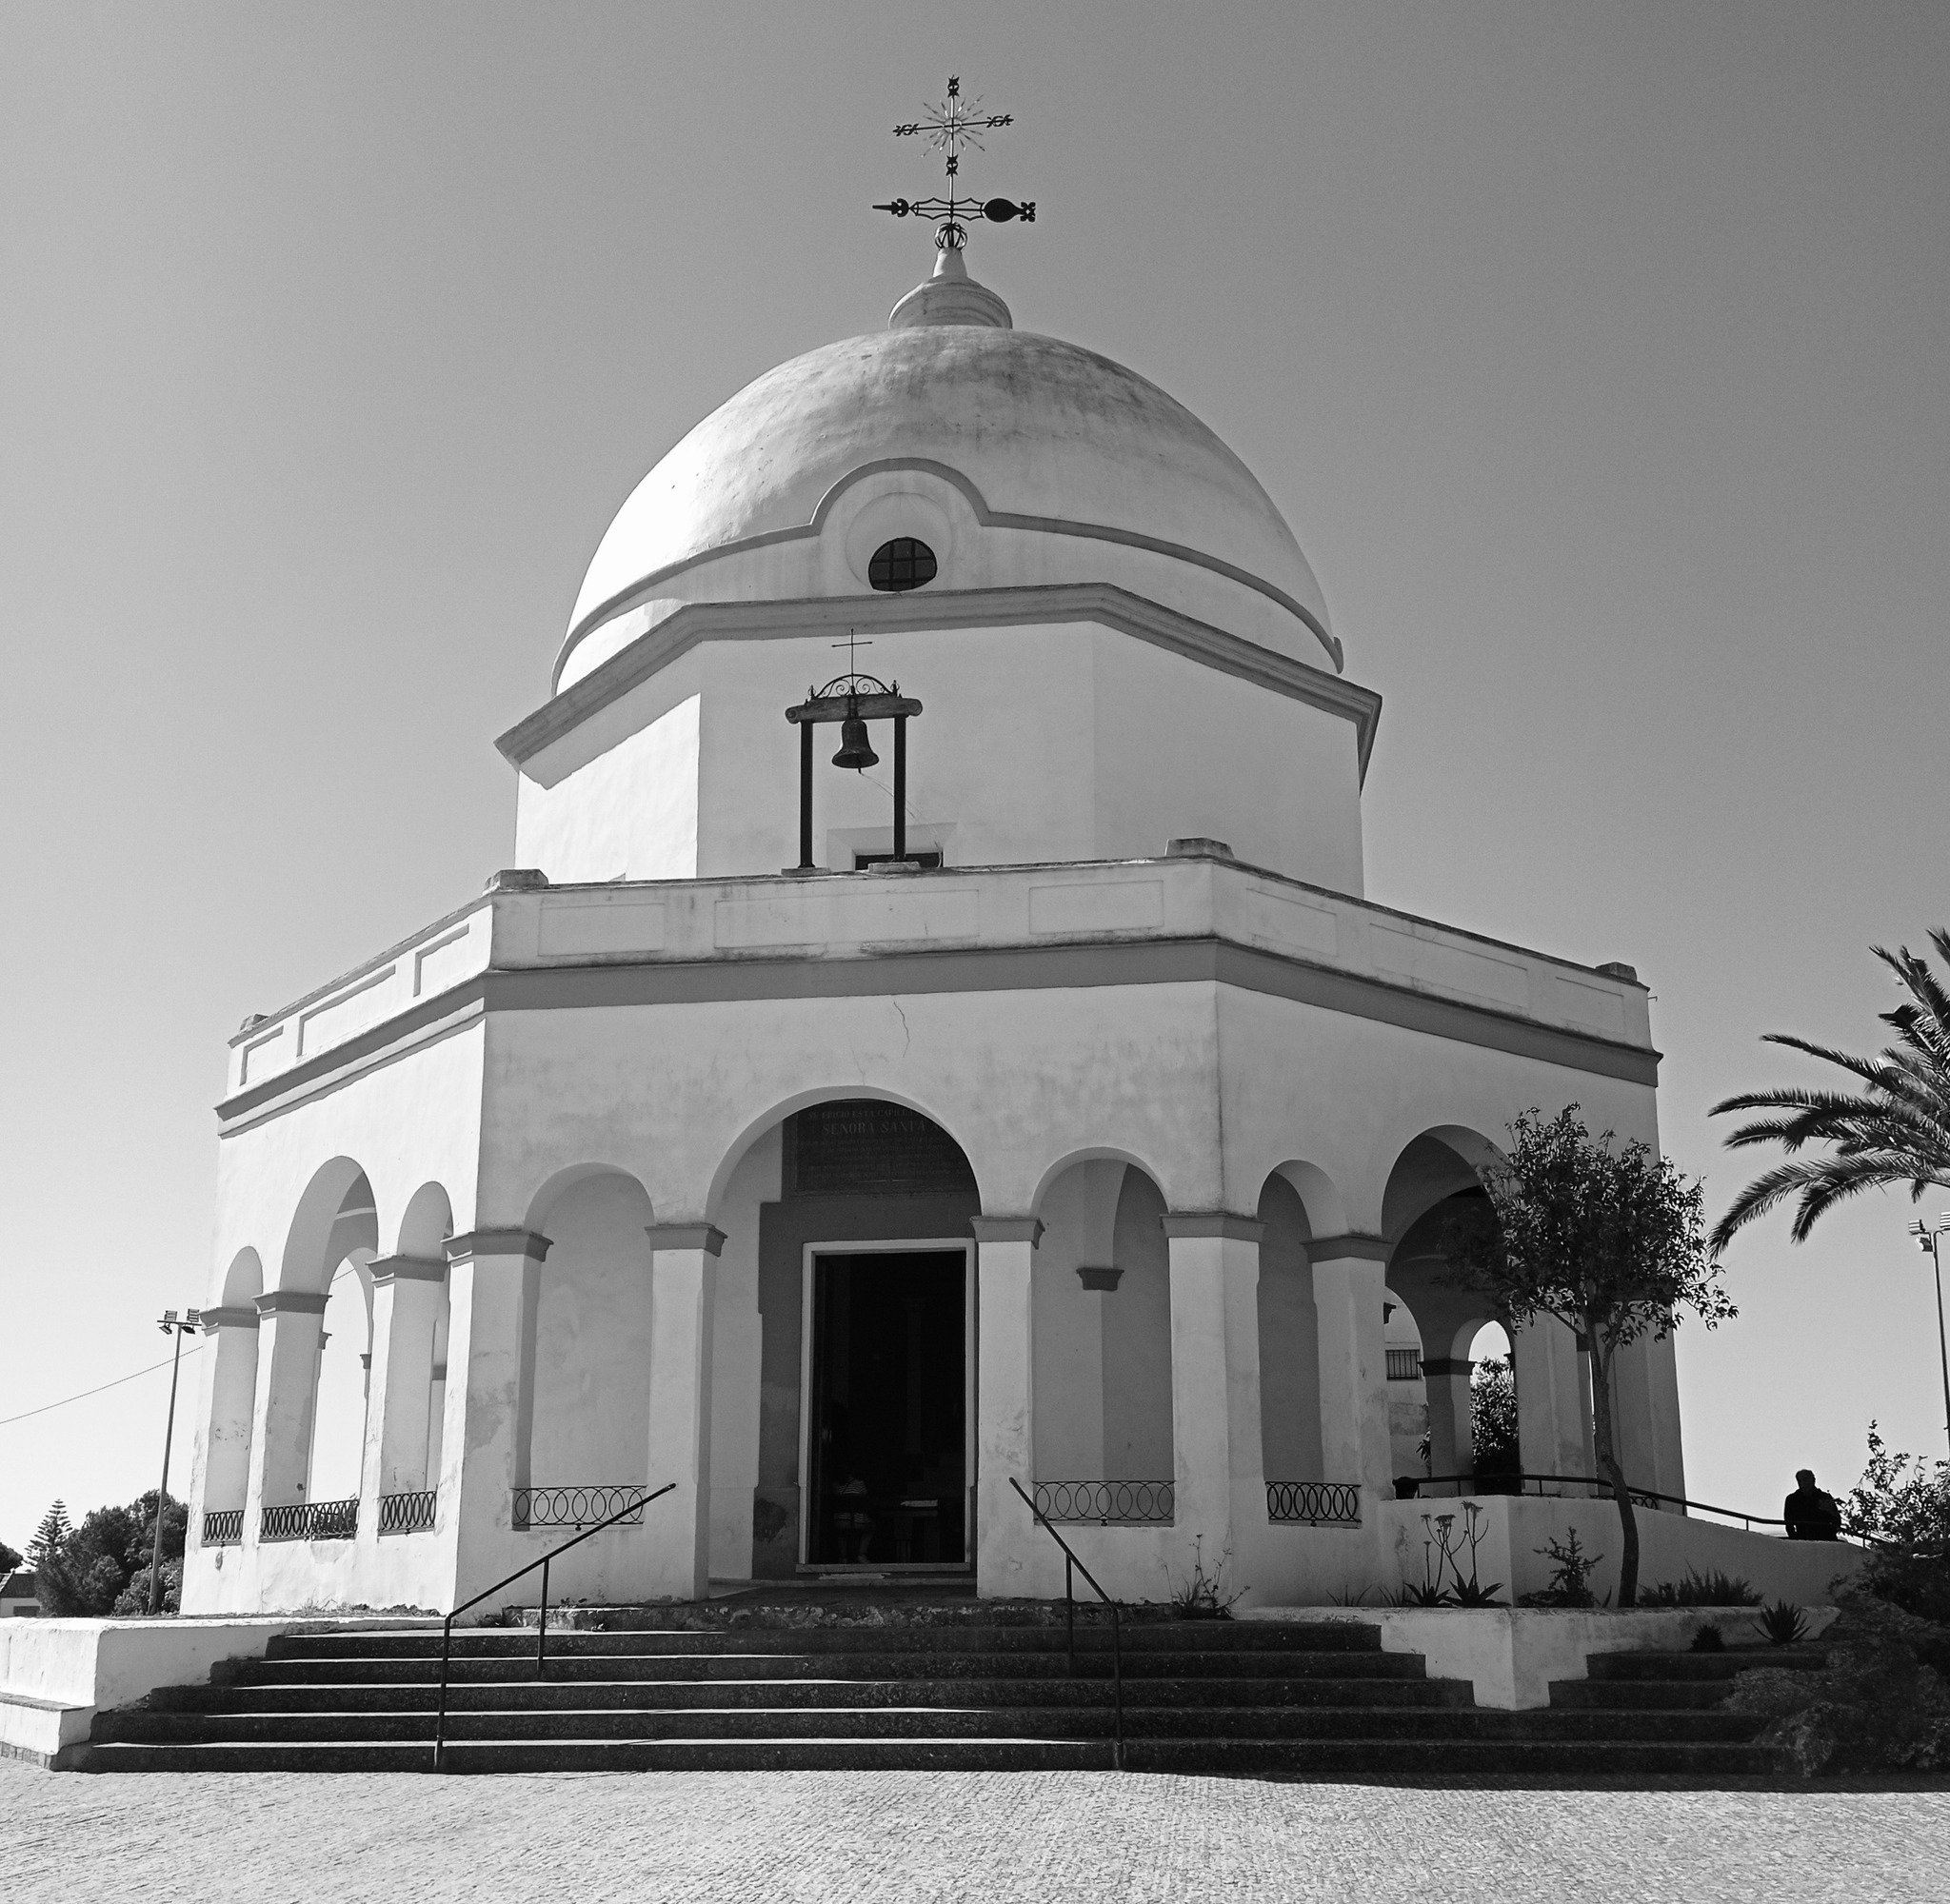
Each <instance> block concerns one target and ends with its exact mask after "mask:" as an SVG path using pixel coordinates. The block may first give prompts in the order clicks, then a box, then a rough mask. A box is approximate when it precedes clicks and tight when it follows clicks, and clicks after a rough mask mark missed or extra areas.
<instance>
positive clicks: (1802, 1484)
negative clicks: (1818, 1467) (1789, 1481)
mask: <svg viewBox="0 0 1950 1904" xmlns="http://www.w3.org/2000/svg"><path fill="white" fill-rule="evenodd" d="M1794 1478H1795V1490H1794V1492H1793V1493H1792V1494H1791V1495H1789V1496H1788V1497H1787V1500H1786V1502H1785V1503H1784V1504H1783V1506H1782V1508H1781V1518H1782V1519H1783V1520H1785V1521H1786V1522H1787V1537H1788V1538H1789V1539H1790V1540H1839V1539H1841V1508H1839V1507H1837V1506H1836V1504H1835V1497H1834V1496H1833V1495H1832V1494H1826V1493H1824V1492H1823V1491H1822V1490H1821V1488H1818V1487H1817V1486H1816V1485H1815V1471H1814V1469H1812V1468H1797V1469H1796V1470H1795V1477H1794Z"/></svg>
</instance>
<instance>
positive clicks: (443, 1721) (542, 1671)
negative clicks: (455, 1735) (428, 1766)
mask: <svg viewBox="0 0 1950 1904" xmlns="http://www.w3.org/2000/svg"><path fill="white" fill-rule="evenodd" d="M676 1485H677V1483H676V1482H675V1481H666V1482H665V1483H664V1485H663V1486H662V1487H660V1488H659V1489H658V1490H657V1491H656V1493H655V1494H647V1495H644V1496H643V1497H641V1498H640V1499H637V1500H633V1501H631V1502H630V1504H629V1505H628V1506H627V1507H626V1508H623V1509H621V1510H619V1511H618V1512H617V1513H615V1514H612V1515H611V1516H610V1517H609V1519H608V1520H599V1521H597V1522H596V1524H595V1525H594V1526H593V1527H586V1528H585V1529H584V1530H583V1531H582V1532H581V1533H580V1534H578V1535H577V1536H576V1537H575V1538H574V1539H573V1540H565V1541H564V1542H563V1543H562V1545H561V1546H560V1547H551V1548H549V1550H548V1551H547V1553H546V1554H544V1555H542V1556H540V1557H538V1558H536V1559H533V1560H530V1561H529V1562H528V1564H527V1566H526V1567H517V1568H516V1569H515V1570H514V1572H513V1573H511V1574H510V1575H508V1577H507V1579H505V1580H496V1581H495V1583H494V1584H493V1585H492V1586H491V1587H483V1588H482V1590H481V1591H480V1592H479V1593H478V1594H476V1595H475V1596H474V1597H473V1598H472V1599H470V1600H463V1601H462V1602H461V1603H460V1605H459V1606H457V1607H455V1608H454V1610H453V1611H452V1612H451V1613H450V1614H448V1616H447V1617H446V1618H445V1619H444V1620H442V1621H441V1622H440V1710H439V1711H438V1713H437V1714H436V1715H435V1716H434V1720H433V1769H434V1771H436V1772H438V1771H440V1770H441V1769H442V1764H441V1761H442V1758H443V1755H444V1754H445V1752H446V1748H447V1676H448V1663H449V1659H450V1656H451V1653H452V1649H453V1623H454V1621H455V1620H456V1619H458V1618H459V1617H460V1616H461V1615H462V1614H464V1613H466V1612H467V1611H468V1608H469V1607H477V1606H479V1605H480V1604H481V1602H482V1601H483V1600H485V1599H487V1598H488V1597H489V1596H490V1595H493V1594H498V1593H499V1592H500V1591H501V1590H502V1588H503V1587H511V1586H512V1585H513V1584H514V1583H515V1581H517V1580H519V1579H520V1578H521V1577H523V1576H524V1575H526V1574H532V1573H533V1572H534V1571H535V1569H536V1568H537V1567H539V1568H541V1570H542V1616H541V1618H540V1620H539V1621H538V1622H537V1624H536V1627H535V1677H536V1678H538V1679H540V1678H543V1677H545V1676H547V1666H548V1563H549V1562H550V1561H551V1560H555V1559H559V1558H560V1557H562V1556H563V1555H564V1554H567V1552H568V1550H569V1549H570V1548H571V1547H580V1546H581V1545H582V1543H583V1542H584V1541H585V1540H587V1539H588V1538H589V1537H591V1536H593V1535H597V1534H600V1533H602V1531H603V1530H604V1528H606V1527H607V1526H608V1525H609V1524H610V1522H611V1521H616V1520H621V1519H623V1518H624V1517H625V1516H627V1515H631V1514H641V1513H642V1512H643V1511H644V1509H645V1508H647V1506H649V1504H650V1503H651V1501H653V1500H661V1499H662V1498H663V1497H664V1496H665V1495H667V1494H668V1493H669V1492H670V1491H671V1489H672V1488H674V1487H675V1486H676Z"/></svg>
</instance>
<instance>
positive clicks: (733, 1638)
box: [267, 1616, 1382, 1659]
mask: <svg viewBox="0 0 1950 1904" xmlns="http://www.w3.org/2000/svg"><path fill="white" fill-rule="evenodd" d="M535 1644H536V1630H535V1628H534V1627H533V1626H527V1627H457V1628H456V1629H455V1630H454V1633H453V1637H452V1642H451V1653H452V1656H454V1657H456V1658H458V1657H460V1656H462V1655H463V1654H465V1655H467V1656H470V1657H483V1656H486V1657H496V1656H509V1657H520V1656H525V1655H527V1656H532V1655H533V1653H534V1651H535ZM1067 1644H1068V1642H1067V1636H1066V1633H1065V1628H1064V1626H1063V1624H1062V1623H1061V1622H1060V1621H1059V1622H1058V1623H1057V1624H1056V1625H1054V1626H1020V1625H1006V1626H1005V1625H983V1624H980V1623H977V1622H973V1621H963V1622H956V1623H954V1624H951V1625H941V1626H879V1625H871V1624H862V1625H849V1626H799V1625H769V1624H764V1623H761V1622H758V1621H752V1622H749V1623H744V1624H740V1625H737V1626H735V1627H731V1628H728V1629H726V1630H723V1631H709V1632H696V1631H690V1630H686V1629H678V1628H673V1629H668V1630H665V1629H655V1628H629V1629H627V1630H613V1629H608V1628H604V1629H598V1630H593V1631H592V1630H589V1629H587V1628H582V1627H567V1626H556V1625H553V1624H551V1625H550V1627H549V1629H548V1649H549V1651H550V1652H551V1653H555V1652H560V1653H563V1654H565V1655H571V1654H587V1655H612V1654H636V1653H655V1654H660V1655H686V1656H691V1655H706V1654H720V1653H739V1652H750V1651H763V1652H790V1653H873V1654H906V1653H960V1654H973V1653H989V1652H994V1653H1039V1654H1045V1653H1064V1652H1065V1651H1066V1650H1067ZM1076 1645H1077V1650H1078V1651H1079V1652H1083V1651H1084V1650H1093V1651H1101V1652H1104V1653H1106V1654H1107V1653H1108V1652H1109V1651H1110V1645H1111V1639H1110V1629H1109V1625H1108V1622H1107V1621H1106V1620H1105V1619H1104V1618H1103V1617H1102V1616H1079V1618H1078V1620H1077V1626H1076ZM1123 1648H1124V1652H1125V1653H1126V1654H1127V1655H1129V1654H1151V1653H1185V1652H1201V1653H1203V1652H1213V1653H1248V1654H1262V1653H1332V1654H1336V1655H1342V1654H1350V1653H1351V1654H1379V1653H1380V1652H1381V1650H1382V1648H1381V1633H1380V1630H1379V1629H1378V1628H1375V1627H1368V1626H1358V1625H1353V1624H1345V1625H1333V1624H1325V1623H1323V1624H1319V1625H1290V1626H1289V1625H1284V1624H1276V1623H1274V1622H1272V1621H1262V1620H1253V1621H1231V1620H1172V1621H1135V1622H1131V1623H1129V1624H1126V1625H1125V1627H1124V1633H1123ZM440 1652H441V1636H440V1630H439V1629H438V1628H437V1627H435V1628H432V1629H430V1630H429V1629H428V1628H425V1627H414V1628H407V1629H401V1630H387V1629H376V1630H372V1631H368V1632H350V1633H326V1634H281V1635H279V1636H276V1637H275V1638H273V1639H272V1640H271V1641H270V1643H269V1648H268V1649H267V1656H268V1657H269V1658H273V1659H346V1658H361V1659H364V1658H401V1659H409V1658H410V1659H421V1658H426V1659H437V1658H439V1656H440Z"/></svg>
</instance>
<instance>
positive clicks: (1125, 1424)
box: [1031, 1157, 1175, 1520]
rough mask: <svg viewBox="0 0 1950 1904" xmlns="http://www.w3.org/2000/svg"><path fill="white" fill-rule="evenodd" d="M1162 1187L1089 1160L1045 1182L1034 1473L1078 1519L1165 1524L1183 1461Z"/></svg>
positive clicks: (1111, 1163)
mask: <svg viewBox="0 0 1950 1904" xmlns="http://www.w3.org/2000/svg"><path fill="white" fill-rule="evenodd" d="M1164 1209H1165V1203H1164V1194H1163V1193H1162V1192H1161V1191H1160V1189H1159V1187H1158V1184H1157V1182H1156V1180H1154V1179H1153V1178H1152V1176H1151V1175H1150V1173H1149V1172H1148V1171H1146V1170H1145V1169H1144V1167H1143V1166H1142V1165H1140V1164H1138V1163H1136V1162H1131V1161H1126V1160H1123V1159H1121V1158H1113V1157H1095V1158H1085V1159H1082V1160H1076V1161H1074V1162H1071V1163H1069V1164H1066V1165H1065V1166H1063V1167H1062V1168H1060V1169H1059V1170H1057V1171H1056V1172H1054V1173H1053V1174H1052V1175H1051V1176H1050V1177H1049V1178H1048V1179H1046V1180H1045V1188H1044V1191H1043V1195H1042V1197H1041V1199H1040V1200H1039V1203H1038V1208H1037V1214H1038V1215H1039V1216H1040V1217H1041V1219H1042V1220H1043V1224H1044V1232H1043V1237H1042V1240H1041V1241H1040V1242H1039V1243H1038V1245H1037V1248H1036V1255H1035V1265H1034V1269H1033V1271H1032V1279H1031V1300H1032V1305H1033V1315H1032V1342H1033V1349H1034V1357H1035V1363H1034V1370H1033V1376H1032V1380H1033V1384H1034V1386H1033V1390H1032V1393H1033V1397H1034V1406H1033V1415H1032V1418H1033V1421H1034V1424H1035V1427H1034V1433H1035V1461H1036V1480H1037V1482H1038V1484H1039V1485H1040V1486H1042V1487H1045V1488H1052V1487H1055V1488H1063V1487H1065V1486H1066V1487H1067V1490H1068V1492H1067V1493H1066V1494H1065V1497H1064V1501H1063V1503H1062V1510H1063V1511H1064V1512H1066V1513H1072V1514H1073V1517H1076V1518H1080V1519H1111V1520H1120V1519H1122V1520H1168V1519H1170V1517H1171V1492H1170V1487H1169V1483H1170V1481H1171V1479H1172V1477H1173V1474H1174V1467H1175V1451H1174V1446H1173V1439H1172V1406H1171V1275H1170V1260H1169V1254H1168V1251H1169V1245H1168V1244H1167V1242H1166V1240H1165V1236H1164V1226H1163V1224H1162V1222H1161V1220H1160V1219H1162V1218H1163V1216H1164Z"/></svg>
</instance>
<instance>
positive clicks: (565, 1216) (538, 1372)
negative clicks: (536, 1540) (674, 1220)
mask: <svg viewBox="0 0 1950 1904" xmlns="http://www.w3.org/2000/svg"><path fill="white" fill-rule="evenodd" d="M651 1221H652V1212H651V1208H650V1200H649V1197H648V1195H647V1193H646V1191H645V1189H644V1187H643V1185H642V1184H641V1183H639V1182H638V1181H637V1180H636V1179H635V1178H634V1177H631V1176H629V1175H628V1174H627V1173H626V1172H624V1171H620V1170H610V1169H607V1168H598V1169H595V1170H592V1171H589V1172H587V1173H583V1172H574V1173H568V1174H567V1177H566V1179H565V1180H559V1181H558V1183H557V1186H556V1187H555V1188H554V1190H553V1191H552V1192H551V1193H550V1194H549V1195H547V1197H546V1198H545V1199H538V1200H537V1203H536V1205H535V1208H534V1211H533V1215H532V1217H531V1220H530V1227H532V1228H534V1229H536V1230H538V1231H540V1232H541V1234H542V1235H544V1236H546V1237H547V1238H548V1239H549V1240H550V1245H551V1246H550V1248H549V1251H548V1257H547V1262H546V1263H545V1264H544V1265H543V1266H542V1268H541V1270H540V1272H539V1273H538V1274H536V1275H535V1276H533V1277H531V1278H530V1279H529V1282H528V1285H527V1286H528V1294H529V1299H530V1301H531V1303H532V1308H531V1310H530V1313H529V1316H528V1318H527V1326H526V1327H525V1328H524V1329H523V1331H522V1342H523V1359H524V1364H525V1366H524V1368H523V1382H522V1387H523V1397H522V1408H521V1422H520V1428H519V1431H518V1433H517V1438H516V1450H515V1491H516V1500H515V1517H516V1521H517V1524H522V1525H538V1526H539V1525H546V1524H549V1523H550V1522H551V1521H552V1520H554V1519H556V1518H560V1517H559V1516H557V1515H556V1514H555V1513H554V1505H555V1502H554V1499H553V1497H554V1496H556V1495H557V1494H560V1493H563V1492H564V1491H573V1490H577V1489H582V1490H587V1489H592V1488H593V1489H601V1488H617V1487H641V1486H642V1485H643V1484H644V1481H645V1478H646V1476H647V1474H648V1472H649V1462H650V1445H649V1385H648V1380H647V1376H648V1371H649V1367H650V1324H651V1299H650V1242H649V1238H648V1237H647V1235H646V1234H645V1232H646V1230H647V1228H648V1227H649V1225H650V1223H651ZM589 1517H590V1518H596V1517H597V1516H594V1515H591V1516H589Z"/></svg>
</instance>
